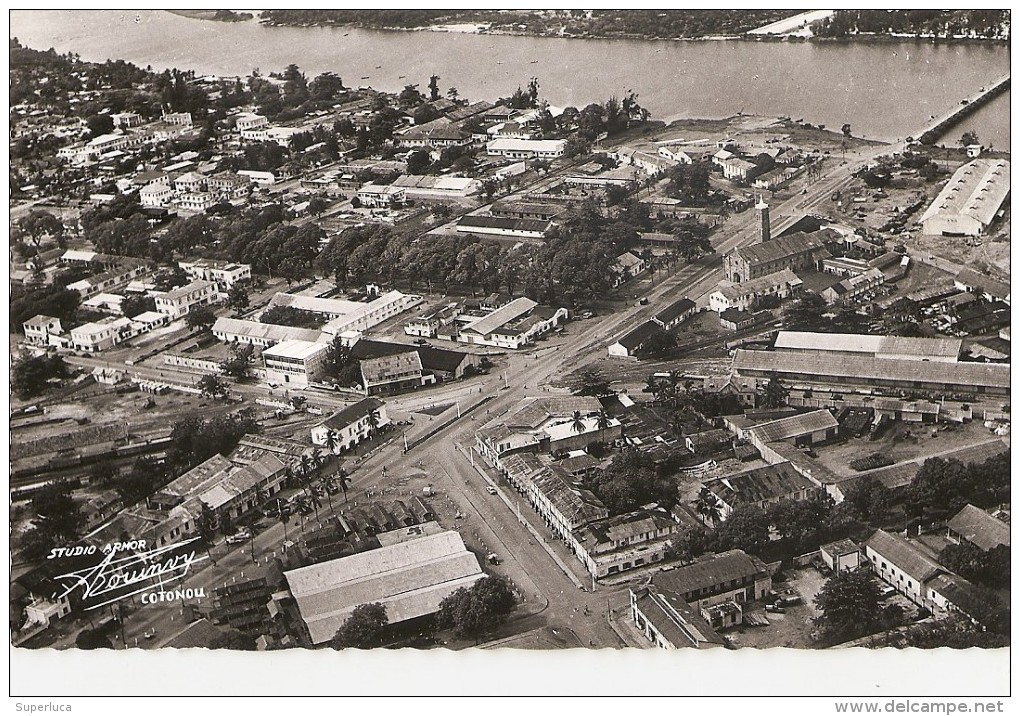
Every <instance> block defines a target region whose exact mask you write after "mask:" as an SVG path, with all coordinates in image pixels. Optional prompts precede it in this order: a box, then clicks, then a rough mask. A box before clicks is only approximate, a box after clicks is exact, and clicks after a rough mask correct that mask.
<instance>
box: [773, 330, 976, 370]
mask: <svg viewBox="0 0 1020 716" xmlns="http://www.w3.org/2000/svg"><path fill="white" fill-rule="evenodd" d="M775 350H776V351H779V352H783V353H799V354H809V355H810V354H815V355H825V354H835V355H866V356H873V357H875V358H883V359H891V360H915V361H935V362H941V363H956V362H957V360H959V357H960V353H961V352H962V351H963V340H962V339H960V338H944V337H939V338H913V337H906V336H875V335H871V334H865V333H811V332H807V331H779V333H778V334H777V335H776V342H775Z"/></svg>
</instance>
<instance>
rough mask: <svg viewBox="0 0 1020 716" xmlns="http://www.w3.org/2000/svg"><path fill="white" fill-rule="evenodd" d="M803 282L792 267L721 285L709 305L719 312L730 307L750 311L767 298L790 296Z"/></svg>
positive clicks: (710, 296) (709, 297) (710, 295)
mask: <svg viewBox="0 0 1020 716" xmlns="http://www.w3.org/2000/svg"><path fill="white" fill-rule="evenodd" d="M803 284H804V282H803V281H801V280H800V278H799V277H798V276H797V274H795V273H794V272H793V271H791V270H790V269H783V270H782V271H777V272H776V273H770V274H768V275H766V276H761V277H759V278H754V279H751V280H750V281H744V282H743V283H735V284H730V285H721V286H720V288H718V289H717V290H715V291H713V292H712V293H710V294H709V296H708V307H709V308H710V309H712V310H713V311H716V312H718V313H722V312H723V311H726V310H728V309H730V308H736V309H739V310H741V311H749V310H751V309H753V308H754V307H755V306H756V305H757V304H759V303H760V302H761V301H763V300H765V299H767V298H775V299H780V300H781V299H785V298H789V297H790V296H792V295H794V294H796V293H797V292H798V291H799V290H800V288H801V286H803Z"/></svg>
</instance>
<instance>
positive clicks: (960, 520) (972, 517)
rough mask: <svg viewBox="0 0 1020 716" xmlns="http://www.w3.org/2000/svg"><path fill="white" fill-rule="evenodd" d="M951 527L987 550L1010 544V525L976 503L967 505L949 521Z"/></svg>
mask: <svg viewBox="0 0 1020 716" xmlns="http://www.w3.org/2000/svg"><path fill="white" fill-rule="evenodd" d="M948 527H949V529H951V530H952V531H953V532H956V533H957V534H958V535H960V536H961V537H962V538H963V539H965V540H967V541H968V542H970V543H971V544H973V545H974V546H975V547H978V548H980V549H983V550H985V551H987V550H990V549H993V548H995V547H998V546H999V545H1006V546H1007V547H1008V546H1009V525H1007V524H1006V523H1005V522H1003V521H1001V520H997V519H995V518H994V517H992V516H991V515H990V514H988V513H987V512H985V511H984V510H982V509H979V508H977V507H975V506H974V505H965V506H964V507H963V509H962V510H960V511H959V512H957V513H956V514H955V515H954V516H953V518H952V519H950V520H949V523H948Z"/></svg>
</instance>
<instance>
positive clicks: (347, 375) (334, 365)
mask: <svg viewBox="0 0 1020 716" xmlns="http://www.w3.org/2000/svg"><path fill="white" fill-rule="evenodd" d="M323 368H324V372H325V375H326V376H327V377H329V378H332V379H333V381H334V382H335V383H336V385H339V386H342V387H345V388H348V387H351V386H354V385H361V364H360V362H359V361H358V360H357V359H356V358H355V357H354V356H352V355H351V349H350V347H349V346H348V345H347V344H346V343H344V341H343V339H342V338H341V337H340V336H336V337H335V338H333V340H332V341H331V342H330V344H329V348H328V349H326V362H325V364H324V366H323Z"/></svg>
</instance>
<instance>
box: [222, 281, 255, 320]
mask: <svg viewBox="0 0 1020 716" xmlns="http://www.w3.org/2000/svg"><path fill="white" fill-rule="evenodd" d="M250 302H251V301H250V299H249V298H248V289H247V288H245V287H244V286H242V285H240V284H235V285H233V286H231V287H230V288H229V289H228V290H227V305H228V306H229V307H230V308H233V309H234V311H235V312H237V313H241V312H242V311H243V310H244V309H246V308H248V305H249V303H250Z"/></svg>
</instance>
